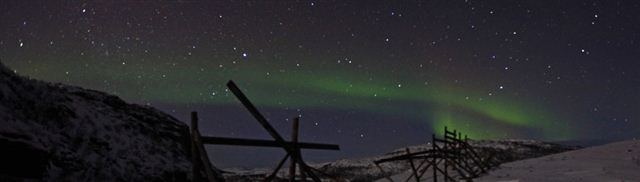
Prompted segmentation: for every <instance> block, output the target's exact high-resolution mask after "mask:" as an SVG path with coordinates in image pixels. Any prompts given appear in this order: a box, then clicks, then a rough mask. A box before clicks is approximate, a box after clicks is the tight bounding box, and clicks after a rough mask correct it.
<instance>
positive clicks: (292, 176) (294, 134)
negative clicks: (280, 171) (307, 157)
mask: <svg viewBox="0 0 640 182" xmlns="http://www.w3.org/2000/svg"><path fill="white" fill-rule="evenodd" d="M299 127H300V117H295V118H293V124H292V126H291V145H293V146H292V148H293V153H292V154H291V155H294V156H292V157H291V165H290V166H289V181H291V182H294V181H296V163H298V161H297V158H298V157H299V156H298V155H300V153H299V152H300V149H299V148H298V129H299Z"/></svg>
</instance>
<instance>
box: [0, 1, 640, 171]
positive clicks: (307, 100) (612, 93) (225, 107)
mask: <svg viewBox="0 0 640 182" xmlns="http://www.w3.org/2000/svg"><path fill="white" fill-rule="evenodd" d="M637 7H640V1H615V3H614V2H611V1H604V0H595V1H593V2H586V1H582V2H576V1H550V0H530V1H474V0H442V1H331V0H329V1H315V0H312V1H306V0H305V1H226V0H220V1H206V2H201V1H162V2H147V1H139V2H138V1H136V2H130V1H92V2H64V3H60V2H56V1H47V2H44V3H40V4H37V3H33V2H31V1H7V2H3V3H0V14H1V15H2V16H0V25H1V26H0V31H1V32H2V34H0V59H1V61H2V63H3V64H5V65H6V66H8V67H9V68H11V69H14V70H15V71H16V72H17V73H18V74H20V75H24V76H28V77H31V78H34V79H39V80H44V81H49V82H61V83H65V84H70V85H76V86H80V87H83V88H89V89H95V90H98V91H103V92H107V93H110V94H113V95H117V96H119V97H121V98H123V99H124V100H126V101H127V102H132V103H137V104H143V105H150V106H153V107H155V108H158V109H160V110H162V111H164V112H167V113H169V114H171V115H172V116H174V117H176V118H177V119H179V120H182V121H188V120H189V118H188V116H189V112H191V111H198V112H199V113H202V117H201V118H202V120H203V121H205V120H206V121H210V122H203V125H202V127H201V129H202V132H203V133H205V134H207V133H209V134H215V135H216V136H218V135H219V136H228V137H242V138H245V137H246V138H265V137H268V136H266V133H265V131H264V130H263V129H262V128H260V127H259V125H257V124H256V123H255V120H254V119H253V118H251V115H250V114H249V113H247V112H246V110H245V109H244V108H242V106H241V105H240V103H239V102H238V101H237V100H236V98H234V97H233V95H232V94H231V93H229V92H228V91H226V88H225V83H226V82H227V81H228V80H234V81H235V83H236V84H237V85H238V86H239V87H240V88H241V89H243V91H244V92H245V94H246V95H247V96H248V97H249V99H250V100H251V101H253V102H254V103H255V104H256V105H257V107H258V109H260V111H262V112H264V115H265V117H267V119H269V120H270V122H271V123H272V124H273V125H274V127H276V129H277V130H278V131H280V132H282V133H283V135H287V134H286V133H287V131H288V128H289V127H290V125H289V124H290V122H289V119H290V118H292V117H294V116H296V115H302V116H303V119H302V121H303V123H301V131H302V133H304V135H303V136H302V138H301V139H303V140H304V141H307V140H308V141H310V142H316V141H317V142H336V143H338V144H340V145H341V147H342V146H344V148H343V149H344V150H343V151H341V152H342V153H337V154H327V155H325V154H324V153H323V154H322V155H317V156H315V155H312V156H311V159H310V160H312V161H313V160H316V161H326V160H333V159H338V158H345V157H361V156H366V155H375V154H379V153H383V152H388V151H390V150H393V149H396V148H400V147H405V146H408V145H416V144H420V143H424V142H425V141H427V140H428V138H430V135H431V134H433V133H435V134H442V133H441V132H442V128H443V127H444V126H447V127H449V128H451V129H456V130H458V131H461V132H463V133H466V134H468V136H469V137H471V138H475V139H505V138H506V139H511V138H516V139H536V140H545V141H559V142H575V141H606V142H610V141H618V140H628V139H633V138H638V137H639V136H638V133H640V122H639V120H638V118H640V94H638V93H640V79H639V78H640V71H638V70H640V64H638V61H637V59H638V58H639V57H640V51H639V50H640V49H639V47H640V46H638V42H640V36H639V35H640V34H638V32H640V20H639V19H638V17H640V15H639V14H638V12H639V11H637V9H638V8H637ZM216 151H220V152H223V153H224V152H227V153H225V154H229V155H228V156H234V155H236V154H244V155H238V156H254V157H257V158H255V159H244V158H239V159H235V160H237V161H235V160H233V158H228V159H227V158H226V157H225V158H224V159H218V160H225V161H224V162H222V163H223V165H227V166H234V165H245V164H248V163H252V164H255V163H257V162H263V164H260V165H269V164H271V163H269V162H264V161H266V160H268V159H271V158H273V157H274V156H279V154H273V155H264V156H263V155H260V156H258V155H253V153H251V152H253V151H249V150H247V151H245V150H244V149H243V150H233V149H220V150H216ZM331 155H333V156H331ZM326 156H329V157H326ZM259 157H261V158H259ZM313 157H317V158H313ZM322 157H326V158H322ZM214 160H215V159H214ZM256 161H257V162H256ZM248 165H251V164H248Z"/></svg>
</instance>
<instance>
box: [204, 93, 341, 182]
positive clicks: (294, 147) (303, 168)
mask: <svg viewBox="0 0 640 182" xmlns="http://www.w3.org/2000/svg"><path fill="white" fill-rule="evenodd" d="M227 87H228V88H229V90H231V92H232V93H233V94H234V95H235V96H236V98H238V100H239V101H240V102H241V103H242V105H244V107H245V108H246V109H247V110H248V111H249V112H250V113H251V115H253V117H254V118H255V119H256V120H257V121H258V123H260V125H262V127H263V128H264V129H265V130H267V132H268V133H269V135H271V137H272V138H273V139H274V140H275V141H261V140H246V139H244V140H243V139H240V140H242V141H240V140H238V139H232V140H234V141H236V142H240V143H242V142H245V143H252V144H260V145H262V146H272V145H274V144H275V145H276V146H280V147H281V148H282V149H284V150H285V152H287V155H288V156H289V157H290V159H291V161H292V164H293V165H292V166H294V167H295V166H296V165H295V164H298V165H299V166H300V172H301V174H303V180H305V179H304V178H305V177H304V175H306V176H309V177H311V179H312V180H313V181H315V182H320V181H321V180H320V178H319V177H318V176H316V175H315V174H314V173H313V171H312V169H313V168H311V167H309V166H308V165H307V164H306V163H305V162H304V161H303V160H302V156H301V155H300V149H301V147H300V146H299V143H298V142H297V137H298V136H297V132H298V131H297V128H298V126H297V124H298V123H297V122H298V119H299V118H296V119H295V122H294V127H293V129H294V131H293V133H294V134H295V137H293V138H294V139H293V140H292V142H287V141H285V140H284V138H283V137H282V136H281V135H280V134H278V131H276V130H275V128H273V126H271V124H269V122H268V121H267V119H266V118H264V116H262V114H261V113H260V111H258V109H257V108H256V107H255V106H254V105H253V104H252V103H251V101H249V99H248V98H247V96H245V95H244V93H242V91H241V90H240V88H238V86H237V85H236V84H235V83H233V81H231V80H229V82H227ZM214 139H215V138H214ZM222 141H225V140H222ZM226 141H230V140H226ZM312 147H314V148H326V150H339V147H338V146H337V145H330V144H313V145H312ZM286 159H287V157H285V160H286ZM282 162H284V160H283V161H282ZM282 162H281V164H279V166H281V165H282ZM278 170H279V167H278V168H277V169H276V170H275V171H274V172H273V173H272V174H276V173H277V171H278ZM292 171H293V173H295V170H292ZM273 177H274V175H271V176H269V177H268V178H267V180H266V181H270V180H272V179H273ZM290 178H291V180H295V174H291V176H290Z"/></svg>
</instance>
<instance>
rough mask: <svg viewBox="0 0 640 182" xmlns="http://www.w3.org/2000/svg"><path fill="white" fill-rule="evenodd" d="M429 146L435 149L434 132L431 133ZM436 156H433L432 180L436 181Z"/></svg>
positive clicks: (437, 152)
mask: <svg viewBox="0 0 640 182" xmlns="http://www.w3.org/2000/svg"><path fill="white" fill-rule="evenodd" d="M431 148H432V149H434V150H435V149H437V147H436V134H431ZM439 153H440V151H437V150H436V154H439ZM437 160H438V158H437V157H434V158H433V181H434V182H437V181H438V171H436V169H438V163H437Z"/></svg>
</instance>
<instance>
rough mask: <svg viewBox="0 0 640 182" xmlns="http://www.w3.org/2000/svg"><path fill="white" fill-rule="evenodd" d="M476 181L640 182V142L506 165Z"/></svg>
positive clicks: (593, 148)
mask: <svg viewBox="0 0 640 182" xmlns="http://www.w3.org/2000/svg"><path fill="white" fill-rule="evenodd" d="M476 181H505V182H506V181H513V182H516V181H563V182H564V181H576V182H578V181H594V182H596V181H640V140H629V141H622V142H616V143H611V144H606V145H602V146H595V147H590V148H585V149H580V150H574V151H569V152H563V153H558V154H553V155H548V156H544V157H539V158H534V159H527V160H522V161H515V162H511V163H506V164H503V165H501V166H500V167H499V168H498V169H497V170H495V171H491V172H490V173H489V174H488V175H486V176H484V177H481V178H479V179H477V180H476Z"/></svg>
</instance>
